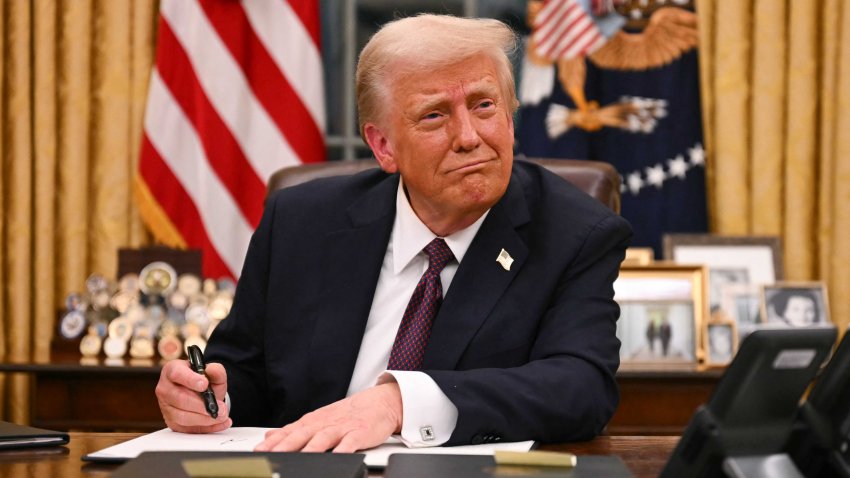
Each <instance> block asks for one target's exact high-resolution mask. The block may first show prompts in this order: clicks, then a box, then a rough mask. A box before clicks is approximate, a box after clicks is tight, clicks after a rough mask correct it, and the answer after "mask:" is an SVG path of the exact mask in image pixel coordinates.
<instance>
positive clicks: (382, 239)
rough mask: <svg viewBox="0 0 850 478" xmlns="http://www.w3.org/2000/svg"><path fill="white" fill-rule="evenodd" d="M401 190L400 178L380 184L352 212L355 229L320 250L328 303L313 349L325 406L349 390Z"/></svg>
mask: <svg viewBox="0 0 850 478" xmlns="http://www.w3.org/2000/svg"><path fill="white" fill-rule="evenodd" d="M397 188H398V176H394V177H391V178H389V179H387V180H385V181H383V182H381V183H380V184H379V185H378V186H377V187H375V188H374V189H372V190H371V191H369V192H368V193H367V195H365V196H364V197H363V198H361V199H360V200H358V201H357V202H355V203H354V204H353V205H352V206H351V207H350V208H349V209H348V214H349V217H350V219H351V224H352V227H351V228H349V229H343V230H339V231H335V232H333V233H330V234H329V235H328V236H326V237H325V239H324V241H323V243H322V244H321V245H320V247H322V248H323V249H322V250H324V251H326V254H325V257H324V261H323V262H322V265H321V267H322V270H321V274H322V297H323V300H322V303H321V304H320V306H319V314H318V317H317V323H316V329H315V331H314V333H313V343H312V344H311V346H310V350H311V353H312V354H313V356H312V357H311V359H310V367H311V370H312V379H313V380H314V383H315V384H316V386H317V390H318V391H319V393H318V396H316V397H315V398H316V401H317V403H318V404H320V405H321V404H325V403H330V402H332V401H335V400H338V399H340V398H341V397H343V396H345V393H346V391H347V390H348V384H349V381H350V379H351V374H352V372H353V370H354V365H355V362H356V361H357V354H358V351H359V349H360V342H361V340H362V338H363V332H364V330H365V329H366V322H367V320H368V318H369V310H370V309H371V306H372V298H373V296H374V292H375V286H376V285H377V283H378V276H379V275H380V271H381V264H382V263H383V258H384V254H385V253H386V248H387V242H388V241H389V237H390V233H391V232H392V226H393V220H394V219H395V197H396V190H397Z"/></svg>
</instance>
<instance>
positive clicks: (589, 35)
mask: <svg viewBox="0 0 850 478" xmlns="http://www.w3.org/2000/svg"><path fill="white" fill-rule="evenodd" d="M590 9H591V5H590V0H547V1H546V3H545V4H544V5H543V7H542V8H541V9H540V11H539V12H538V13H537V17H536V18H535V19H534V25H533V27H534V33H533V34H532V41H533V42H534V46H535V50H536V53H537V54H538V55H539V56H541V57H543V58H547V59H549V60H553V61H556V60H560V59H565V60H568V59H570V58H575V57H579V56H587V55H589V54H591V53H593V52H594V51H596V50H597V49H599V48H600V47H601V46H602V45H604V44H605V42H606V41H607V37H609V36H610V35H611V34H613V32H614V31H615V29H616V28H619V25H616V26H613V27H612V29H611V31H604V30H608V28H607V25H605V24H604V23H602V22H600V21H599V20H596V21H595V20H594V18H593V17H592V16H591V15H590V13H589V12H590V11H591V10H590Z"/></svg>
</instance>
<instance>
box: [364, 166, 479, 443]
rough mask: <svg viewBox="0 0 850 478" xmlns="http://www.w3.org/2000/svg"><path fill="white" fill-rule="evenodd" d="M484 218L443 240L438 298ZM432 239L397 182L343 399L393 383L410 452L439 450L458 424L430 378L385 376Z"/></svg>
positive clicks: (398, 374) (419, 374)
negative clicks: (444, 261) (450, 257)
mask: <svg viewBox="0 0 850 478" xmlns="http://www.w3.org/2000/svg"><path fill="white" fill-rule="evenodd" d="M488 213H489V210H488V211H487V212H485V213H484V214H483V215H482V216H481V217H480V218H479V219H478V220H477V221H475V223H473V224H472V225H471V226H469V227H467V228H466V229H463V230H460V231H458V232H456V233H454V234H452V235H450V236H447V237H444V238H443V239H444V240H445V241H446V244H447V245H448V246H449V249H451V251H452V254H454V256H455V260H454V261H450V262H449V263H448V265H446V267H445V268H444V269H443V271H442V272H441V273H440V282H441V283H442V285H443V297H445V295H446V294H447V292H448V290H449V286H451V283H452V279H454V276H455V272H457V268H458V266H459V264H460V262H461V261H462V260H463V256H464V254H466V250H467V249H469V245H470V244H471V243H472V240H473V239H474V238H475V234H476V233H477V232H478V229H480V228H481V224H482V223H483V222H484V218H486V217H487V214H488ZM435 237H437V236H436V235H435V234H434V233H433V232H431V230H430V229H428V227H427V226H425V224H423V223H422V221H420V220H419V217H418V216H416V213H415V212H413V208H411V207H410V203H409V202H408V200H407V196H406V195H405V193H404V188H403V185H402V183H401V181H399V186H398V193H397V194H396V216H395V222H394V223H393V231H392V236H391V237H390V240H389V243H388V244H387V252H386V254H384V262H383V264H382V265H381V274H380V276H379V277H378V285H377V287H376V288H375V295H374V297H373V298H372V309H371V311H370V312H369V320H368V322H367V323H366V331H365V333H364V335H363V341H362V342H361V344H360V352H359V354H358V355H357V362H356V365H355V367H354V373H353V375H352V376H351V383H350V384H349V386H348V394H347V395H349V396H350V395H352V394H355V393H357V392H359V391H362V390H364V389H366V388H369V387H371V386H374V385H376V384H379V383H385V382H388V381H392V380H395V381H396V382H398V384H399V388H400V389H401V400H402V408H403V413H404V416H403V418H402V429H401V439H402V441H403V442H404V443H405V444H406V445H407V446H409V447H425V446H437V445H442V444H443V443H445V442H446V441H448V439H449V437H450V436H451V434H452V432H453V431H454V429H455V425H456V424H457V407H455V406H454V404H453V403H452V402H451V400H449V398H448V397H446V395H445V394H444V393H443V392H442V390H440V387H439V386H438V385H437V384H436V383H435V382H434V380H432V379H431V377H429V376H428V375H426V374H425V373H423V372H412V371H399V370H391V371H387V362H388V361H389V358H390V352H391V351H392V347H393V342H394V341H395V336H396V333H397V332H398V327H399V325H400V324H401V319H402V316H403V315H404V311H405V309H406V308H407V303H408V302H409V301H410V297H411V296H412V295H413V290H414V289H415V288H416V284H417V283H418V282H419V279H420V278H421V277H422V274H424V273H425V270H427V269H428V256H427V255H425V253H424V252H422V249H424V248H425V246H427V245H428V243H430V242H431V241H432V240H434V238H435Z"/></svg>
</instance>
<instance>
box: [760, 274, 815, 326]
mask: <svg viewBox="0 0 850 478" xmlns="http://www.w3.org/2000/svg"><path fill="white" fill-rule="evenodd" d="M763 300H764V302H763V310H765V314H764V315H765V317H766V319H767V323H768V324H769V325H776V326H786V327H810V326H818V325H825V324H828V323H829V317H828V309H827V301H826V289H825V288H824V286H823V284H822V283H811V284H783V283H779V284H774V285H769V286H764V293H763Z"/></svg>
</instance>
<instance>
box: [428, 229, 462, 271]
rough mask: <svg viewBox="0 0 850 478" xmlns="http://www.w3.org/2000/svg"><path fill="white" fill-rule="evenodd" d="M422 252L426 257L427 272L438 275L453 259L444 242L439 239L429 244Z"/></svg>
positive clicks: (453, 256)
mask: <svg viewBox="0 0 850 478" xmlns="http://www.w3.org/2000/svg"><path fill="white" fill-rule="evenodd" d="M423 251H424V252H425V254H426V255H427V256H428V270H429V271H431V272H433V273H435V274H439V273H440V272H441V271H442V270H443V268H444V267H446V264H448V263H449V261H451V260H452V259H454V258H455V255H454V254H452V250H451V249H449V245H448V244H446V241H444V240H443V239H441V238H439V237H438V238H436V239H434V240H433V241H431V242H429V243H428V245H427V246H425V249H423Z"/></svg>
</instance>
